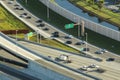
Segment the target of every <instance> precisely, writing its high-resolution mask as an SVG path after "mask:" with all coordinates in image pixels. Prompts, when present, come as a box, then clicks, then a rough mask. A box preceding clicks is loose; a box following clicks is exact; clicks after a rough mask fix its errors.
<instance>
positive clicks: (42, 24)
mask: <svg viewBox="0 0 120 80" xmlns="http://www.w3.org/2000/svg"><path fill="white" fill-rule="evenodd" d="M44 26H45V24H44V23H41V24H38V25H37V27H44Z"/></svg>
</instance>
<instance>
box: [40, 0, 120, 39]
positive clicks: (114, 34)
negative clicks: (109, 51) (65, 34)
mask: <svg viewBox="0 0 120 80" xmlns="http://www.w3.org/2000/svg"><path fill="white" fill-rule="evenodd" d="M39 1H40V2H42V3H43V4H44V5H46V6H47V7H49V8H50V9H52V10H53V11H54V12H56V13H58V14H60V15H62V16H64V17H65V18H67V19H69V20H71V21H73V22H81V21H84V22H85V27H86V28H87V29H90V30H92V31H94V32H97V33H99V34H101V35H104V36H106V37H109V38H112V39H114V40H117V41H120V32H119V31H116V30H113V29H111V28H108V27H105V26H103V25H100V24H97V23H95V22H92V21H90V20H88V19H85V18H83V17H81V16H79V15H77V14H74V13H73V12H70V11H68V10H66V9H64V8H62V7H61V6H59V5H57V4H55V3H53V2H50V1H49V0H39Z"/></svg>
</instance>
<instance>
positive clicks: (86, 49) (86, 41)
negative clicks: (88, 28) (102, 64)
mask: <svg viewBox="0 0 120 80" xmlns="http://www.w3.org/2000/svg"><path fill="white" fill-rule="evenodd" d="M85 35H86V52H87V37H88V35H87V33H85Z"/></svg>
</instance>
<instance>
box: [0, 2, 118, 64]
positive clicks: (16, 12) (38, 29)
mask: <svg viewBox="0 0 120 80" xmlns="http://www.w3.org/2000/svg"><path fill="white" fill-rule="evenodd" d="M9 1H10V0H4V1H0V2H1V3H2V5H3V6H5V7H6V8H7V9H8V10H9V11H10V12H11V13H12V14H14V15H15V16H16V17H17V18H19V19H20V20H22V21H23V22H24V23H26V24H27V25H28V26H29V27H31V28H32V29H33V30H35V31H36V32H37V33H38V34H41V35H43V36H45V37H47V38H51V36H52V33H54V32H56V31H57V32H59V35H60V37H58V38H55V39H56V40H58V41H60V42H62V43H64V44H65V45H68V46H71V47H73V48H75V49H78V50H80V49H81V48H85V47H86V44H84V45H75V43H77V42H80V40H79V39H77V38H75V37H74V38H72V39H66V38H65V36H66V35H68V34H66V33H64V32H62V31H60V30H58V29H56V28H54V27H53V26H51V25H49V24H47V23H46V22H44V21H43V23H44V24H45V26H44V27H37V25H38V24H40V23H37V22H36V21H37V20H39V18H37V17H35V16H34V15H33V14H31V13H30V12H28V11H27V10H26V9H24V8H23V7H22V6H21V5H20V4H18V3H17V2H16V1H11V3H9ZM16 4H17V6H16ZM16 7H19V8H23V9H24V10H18V9H17V10H16V9H15V8H16ZM23 13H27V16H30V17H31V18H30V19H27V18H26V17H20V15H21V14H23ZM45 28H48V29H49V30H44V29H45ZM68 40H69V41H72V44H66V41H68ZM87 47H88V48H90V51H88V52H86V51H84V52H85V53H87V54H90V55H92V56H94V57H99V58H103V59H106V58H109V57H115V58H120V57H119V56H118V55H115V54H112V53H111V52H107V53H105V54H102V55H98V54H95V52H96V51H98V50H100V48H98V47H96V46H93V45H91V44H89V43H87ZM118 62H119V61H118Z"/></svg>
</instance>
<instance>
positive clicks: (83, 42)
mask: <svg viewBox="0 0 120 80" xmlns="http://www.w3.org/2000/svg"><path fill="white" fill-rule="evenodd" d="M83 44H85V41H80V42H76V43H75V45H83Z"/></svg>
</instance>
